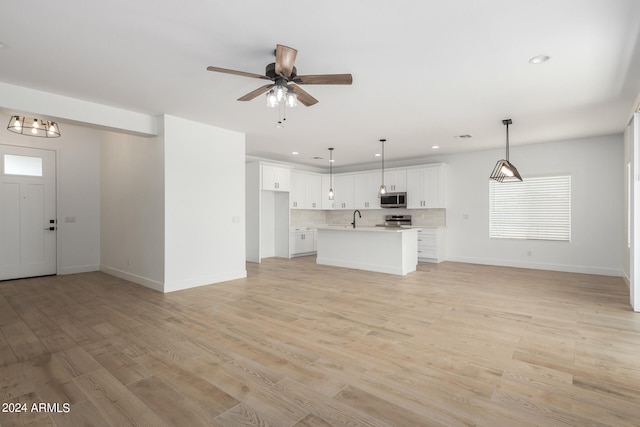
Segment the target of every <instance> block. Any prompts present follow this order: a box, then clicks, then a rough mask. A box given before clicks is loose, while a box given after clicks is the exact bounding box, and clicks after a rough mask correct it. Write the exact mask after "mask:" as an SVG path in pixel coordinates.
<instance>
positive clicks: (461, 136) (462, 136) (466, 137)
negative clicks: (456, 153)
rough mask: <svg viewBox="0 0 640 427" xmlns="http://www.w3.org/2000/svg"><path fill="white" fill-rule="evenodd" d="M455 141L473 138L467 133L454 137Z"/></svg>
mask: <svg viewBox="0 0 640 427" xmlns="http://www.w3.org/2000/svg"><path fill="white" fill-rule="evenodd" d="M454 138H455V139H471V138H473V136H472V135H469V134H468V133H465V134H463V135H456V136H454Z"/></svg>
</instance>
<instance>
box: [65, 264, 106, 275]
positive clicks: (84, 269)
mask: <svg viewBox="0 0 640 427" xmlns="http://www.w3.org/2000/svg"><path fill="white" fill-rule="evenodd" d="M92 271H100V266H99V265H74V266H71V267H60V268H59V269H58V273H57V274H59V275H61V276H62V275H65V274H78V273H90V272H92Z"/></svg>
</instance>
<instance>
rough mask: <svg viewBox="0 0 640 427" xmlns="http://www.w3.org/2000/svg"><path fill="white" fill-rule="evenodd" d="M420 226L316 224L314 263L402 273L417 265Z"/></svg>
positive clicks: (408, 271) (410, 270)
mask: <svg viewBox="0 0 640 427" xmlns="http://www.w3.org/2000/svg"><path fill="white" fill-rule="evenodd" d="M418 230H420V229H419V228H403V227H376V226H358V225H356V227H355V228H353V226H352V225H329V226H326V227H324V226H318V227H317V240H318V243H317V249H318V251H317V253H318V256H317V258H316V262H317V263H318V264H323V265H332V266H336V267H347V268H356V269H359V270H369V271H377V272H380V273H389V274H398V275H403V276H404V275H405V274H408V273H411V272H412V271H415V270H416V265H417V264H418Z"/></svg>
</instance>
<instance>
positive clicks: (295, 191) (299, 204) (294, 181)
mask: <svg viewBox="0 0 640 427" xmlns="http://www.w3.org/2000/svg"><path fill="white" fill-rule="evenodd" d="M306 184H307V180H306V175H305V174H303V173H300V172H296V171H291V191H290V192H289V208H290V209H305V198H306V195H307V189H306Z"/></svg>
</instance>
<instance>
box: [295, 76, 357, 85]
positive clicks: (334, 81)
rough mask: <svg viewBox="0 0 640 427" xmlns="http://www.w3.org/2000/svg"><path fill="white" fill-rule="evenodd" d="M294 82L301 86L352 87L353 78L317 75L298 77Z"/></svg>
mask: <svg viewBox="0 0 640 427" xmlns="http://www.w3.org/2000/svg"><path fill="white" fill-rule="evenodd" d="M293 81H294V82H295V83H298V84H301V85H350V84H351V83H352V82H353V77H352V76H351V74H315V75H308V76H296V77H294V79H293Z"/></svg>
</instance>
